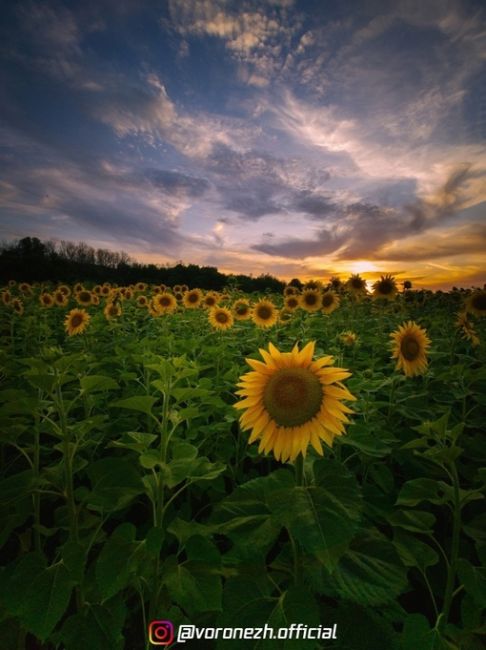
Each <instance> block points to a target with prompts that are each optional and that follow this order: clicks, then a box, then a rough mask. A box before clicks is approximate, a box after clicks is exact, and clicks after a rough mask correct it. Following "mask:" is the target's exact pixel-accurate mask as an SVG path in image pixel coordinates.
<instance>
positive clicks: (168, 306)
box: [152, 291, 177, 314]
mask: <svg viewBox="0 0 486 650" xmlns="http://www.w3.org/2000/svg"><path fill="white" fill-rule="evenodd" d="M152 306H153V308H154V310H155V311H156V312H157V313H158V314H169V313H171V312H173V311H175V310H176V309H177V301H176V299H175V297H174V296H173V295H172V294H171V293H168V292H165V291H164V292H163V293H158V294H157V295H155V296H154V297H153V298H152Z"/></svg>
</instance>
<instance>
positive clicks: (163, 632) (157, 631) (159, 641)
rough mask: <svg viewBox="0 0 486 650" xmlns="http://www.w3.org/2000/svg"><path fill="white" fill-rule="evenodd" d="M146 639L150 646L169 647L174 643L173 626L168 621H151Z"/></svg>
mask: <svg viewBox="0 0 486 650" xmlns="http://www.w3.org/2000/svg"><path fill="white" fill-rule="evenodd" d="M148 637H149V641H150V643H151V644H152V645H170V644H171V643H172V642H173V641H174V626H173V625H172V623H171V622H170V621H152V622H151V623H150V625H149V628H148Z"/></svg>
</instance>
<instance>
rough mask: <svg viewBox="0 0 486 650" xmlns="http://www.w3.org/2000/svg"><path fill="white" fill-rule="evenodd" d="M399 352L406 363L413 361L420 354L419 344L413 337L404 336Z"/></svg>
mask: <svg viewBox="0 0 486 650" xmlns="http://www.w3.org/2000/svg"><path fill="white" fill-rule="evenodd" d="M400 352H401V353H402V356H403V357H404V358H405V359H406V360H407V361H415V359H416V358H417V357H418V356H419V354H420V344H419V342H418V341H417V339H416V338H415V337H414V336H410V335H409V336H405V337H404V338H403V340H402V342H401V343H400Z"/></svg>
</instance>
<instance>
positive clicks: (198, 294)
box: [184, 289, 203, 309]
mask: <svg viewBox="0 0 486 650" xmlns="http://www.w3.org/2000/svg"><path fill="white" fill-rule="evenodd" d="M202 299H203V294H202V291H201V289H191V290H190V291H186V292H185V294H184V306H185V307H187V309H197V308H198V307H199V305H200V304H201V302H202Z"/></svg>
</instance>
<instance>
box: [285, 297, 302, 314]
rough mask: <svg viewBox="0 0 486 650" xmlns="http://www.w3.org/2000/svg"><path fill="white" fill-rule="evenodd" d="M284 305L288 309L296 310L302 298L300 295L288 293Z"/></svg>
mask: <svg viewBox="0 0 486 650" xmlns="http://www.w3.org/2000/svg"><path fill="white" fill-rule="evenodd" d="M284 307H285V309H286V310H287V311H295V310H296V309H298V308H299V307H300V300H299V296H298V295H292V294H290V295H288V296H286V297H285V299H284Z"/></svg>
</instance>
